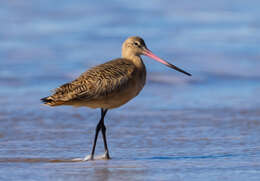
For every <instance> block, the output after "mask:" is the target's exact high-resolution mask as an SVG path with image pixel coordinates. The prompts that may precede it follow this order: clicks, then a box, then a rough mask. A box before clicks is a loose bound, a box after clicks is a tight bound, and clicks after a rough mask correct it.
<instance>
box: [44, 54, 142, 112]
mask: <svg viewBox="0 0 260 181" xmlns="http://www.w3.org/2000/svg"><path fill="white" fill-rule="evenodd" d="M139 73H140V71H138V68H137V67H136V66H135V65H134V64H133V63H132V62H131V61H130V60H128V59H124V58H119V59H115V60H112V61H109V62H107V63H104V64H101V65H99V66H96V67H93V68H91V69H89V70H88V71H86V72H84V73H83V74H81V75H80V76H79V77H78V78H77V79H75V80H74V81H72V82H70V83H66V84H64V85H62V86H60V87H58V88H57V89H55V92H54V94H53V95H51V96H49V97H45V98H43V99H41V100H42V101H43V102H44V103H45V104H47V105H50V106H58V105H74V106H88V107H92V108H97V107H102V106H103V107H107V108H109V104H110V107H111V108H113V107H118V106H120V105H121V104H123V103H125V102H127V101H128V100H125V101H121V102H122V103H119V102H120V101H119V102H118V101H116V100H114V99H115V96H120V92H124V91H126V90H128V91H129V90H130V89H131V86H135V84H136V82H135V79H136V78H138V76H140V75H139ZM143 84H144V83H143ZM129 86H130V88H129ZM133 89H134V88H133ZM139 91H140V90H138V92H137V93H134V94H136V95H137V94H138V93H139ZM125 94H131V92H129V93H128V92H124V95H125ZM136 95H129V96H130V97H131V98H132V97H133V96H136ZM122 96H123V95H122ZM125 96H126V97H127V95H125ZM130 97H129V99H131V98H130ZM127 99H128V98H127ZM112 104H113V105H112ZM119 104H120V105H119Z"/></svg>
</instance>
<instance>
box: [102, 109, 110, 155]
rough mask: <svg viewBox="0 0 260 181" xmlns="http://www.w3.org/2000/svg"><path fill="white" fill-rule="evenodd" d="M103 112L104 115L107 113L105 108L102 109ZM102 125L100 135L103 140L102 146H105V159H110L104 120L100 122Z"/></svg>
mask: <svg viewBox="0 0 260 181" xmlns="http://www.w3.org/2000/svg"><path fill="white" fill-rule="evenodd" d="M103 113H104V117H105V115H106V113H107V109H105V110H104V111H103ZM102 123H103V124H102V127H101V131H102V137H103V142H104V148H105V158H106V159H110V156H109V152H108V147H107V138H106V126H105V123H104V120H103V122H102Z"/></svg>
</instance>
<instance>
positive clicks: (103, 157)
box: [72, 152, 111, 162]
mask: <svg viewBox="0 0 260 181" xmlns="http://www.w3.org/2000/svg"><path fill="white" fill-rule="evenodd" d="M109 159H111V157H110V156H109V154H108V152H105V153H104V154H103V155H99V156H96V157H95V158H94V156H93V155H87V156H86V157H85V158H74V159H72V161H74V162H82V161H83V162H84V161H92V160H109Z"/></svg>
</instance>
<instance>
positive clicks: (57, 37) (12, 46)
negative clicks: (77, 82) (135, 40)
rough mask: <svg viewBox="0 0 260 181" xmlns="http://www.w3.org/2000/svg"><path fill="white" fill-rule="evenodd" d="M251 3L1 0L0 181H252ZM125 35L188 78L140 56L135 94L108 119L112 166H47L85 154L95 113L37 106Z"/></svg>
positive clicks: (255, 65) (254, 43)
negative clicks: (142, 71) (141, 70)
mask: <svg viewBox="0 0 260 181" xmlns="http://www.w3.org/2000/svg"><path fill="white" fill-rule="evenodd" d="M259 7H260V2H259V1H257V0H250V1H242V0H229V1H225V0H218V1H206V0H197V1H196V2H195V1H194V2H192V1H187V0H184V1H175V0H174V1H170V0H160V1H159V0H150V1H149V2H148V1H136V0H132V1H124V0H123V1H118V0H113V1H104V0H101V1H95V2H94V1H88V0H84V1H83V0H74V1H67V0H63V1H51V0H45V1H35V0H31V1H26V0H12V1H10V0H2V1H1V2H0V24H1V28H0V178H2V180H17V179H20V180H21V178H26V179H27V180H35V178H39V179H40V178H41V179H43V178H45V179H43V180H57V178H60V180H63V179H69V180H70V179H75V178H77V179H78V180H81V179H82V180H83V179H85V178H86V176H87V178H89V179H90V180H117V179H118V180H122V179H130V180H131V179H132V180H172V178H175V179H178V180H183V179H184V180H185V179H186V180H187V179H188V180H208V178H209V177H210V178H211V180H219V179H223V178H225V179H229V180H230V179H232V180H234V179H236V180H257V179H259V177H260V165H259V163H260V162H259V161H260V160H259V156H260V135H259V131H260V128H259V123H260V118H259V116H260V109H259V106H260V99H259V96H260V94H259V92H260V83H259V80H260V71H259V68H260V61H259V59H260V51H259V50H260V49H259V43H260V34H259V31H260V11H259ZM135 35H137V36H141V37H142V38H143V39H144V40H145V42H146V45H147V47H148V48H149V49H151V50H152V51H153V52H154V53H155V54H157V55H158V56H159V57H161V58H163V59H165V60H167V61H169V62H172V63H173V64H175V65H177V66H179V67H181V68H183V69H184V70H186V71H187V72H190V73H192V74H193V76H192V77H188V76H185V75H184V74H181V73H178V72H175V71H172V70H171V69H169V68H167V67H165V66H163V65H161V64H159V63H157V62H155V61H153V60H151V59H149V58H147V57H143V59H144V62H145V64H146V68H147V72H148V75H147V84H146V86H145V88H144V89H143V91H142V92H141V93H140V95H139V96H138V97H136V98H135V99H134V100H132V101H131V102H129V103H128V104H126V105H124V106H122V107H121V108H119V109H115V110H112V111H110V112H109V113H108V116H107V120H106V125H107V128H108V143H109V147H110V151H111V156H112V158H114V159H112V160H111V161H108V162H107V161H98V162H84V163H63V162H55V163H53V160H67V159H71V158H75V157H84V156H85V155H87V154H88V153H89V152H90V149H91V145H92V139H93V137H94V128H95V125H96V124H97V121H98V119H99V114H100V113H99V110H92V109H86V108H78V109H76V108H72V107H56V108H49V107H46V106H42V104H41V102H40V98H42V97H45V96H47V95H49V94H51V92H50V90H52V89H54V88H56V87H57V86H59V85H61V84H63V83H65V82H69V81H71V80H73V79H75V78H76V77H77V76H79V75H80V74H81V73H82V72H84V71H85V70H87V69H88V68H90V67H92V66H95V65H97V64H101V63H103V62H105V61H109V60H111V59H114V58H117V57H120V56H121V45H122V43H123V41H124V40H125V39H126V38H127V37H129V36H135ZM102 152H103V145H102V141H101V140H100V141H99V143H98V153H100V154H101V153H102ZM14 168H16V171H15V173H14V172H13V171H12V170H13V169H14ZM39 168H40V169H39ZM50 168H51V169H50ZM10 173H12V174H10ZM133 175H135V176H136V177H135V178H133V177H132V176H133Z"/></svg>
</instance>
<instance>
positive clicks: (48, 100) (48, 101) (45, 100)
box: [41, 96, 64, 106]
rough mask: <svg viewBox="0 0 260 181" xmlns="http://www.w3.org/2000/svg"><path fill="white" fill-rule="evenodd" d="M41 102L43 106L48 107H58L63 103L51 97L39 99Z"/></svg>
mask: <svg viewBox="0 0 260 181" xmlns="http://www.w3.org/2000/svg"><path fill="white" fill-rule="evenodd" d="M41 101H42V102H43V103H44V104H46V105H49V106H58V105H62V104H63V103H64V101H57V100H55V99H54V98H53V97H52V96H48V97H44V98H41Z"/></svg>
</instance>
